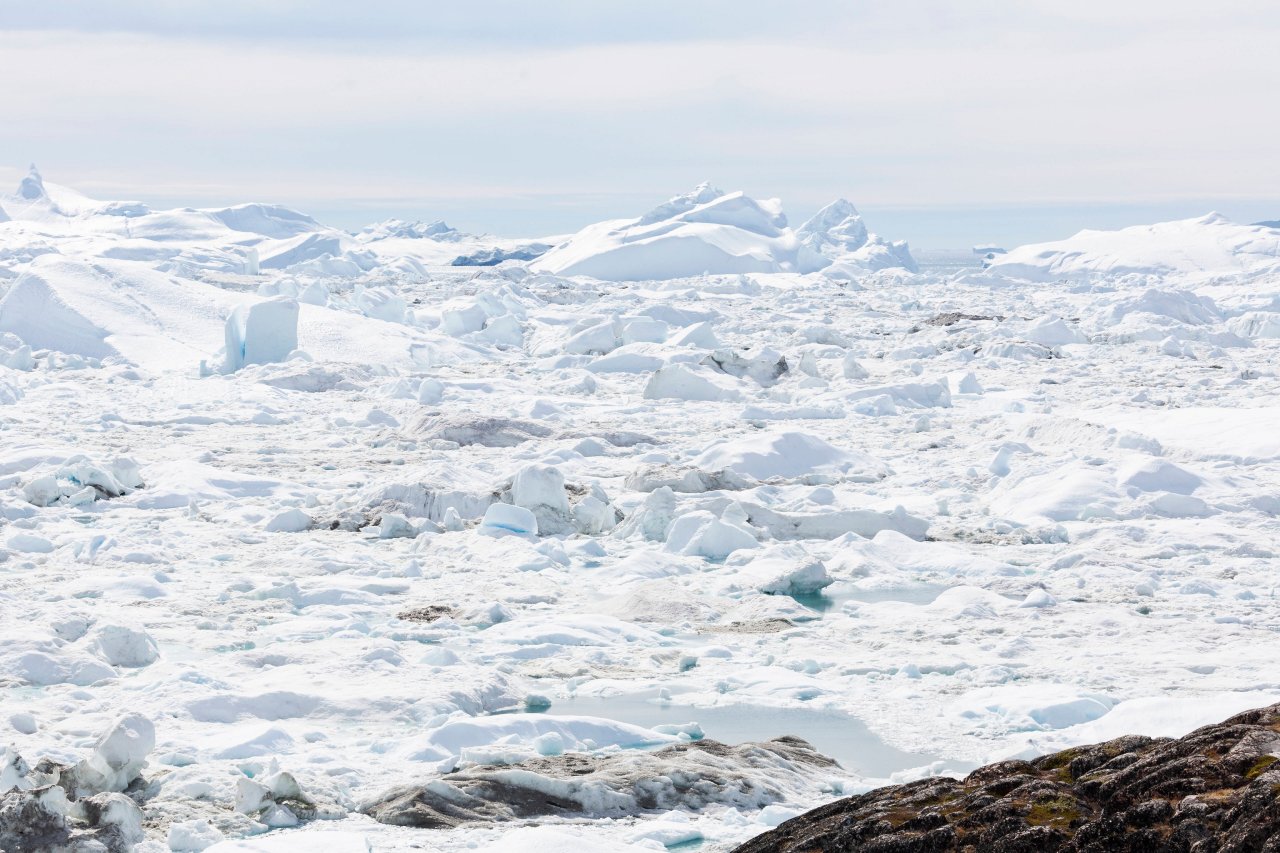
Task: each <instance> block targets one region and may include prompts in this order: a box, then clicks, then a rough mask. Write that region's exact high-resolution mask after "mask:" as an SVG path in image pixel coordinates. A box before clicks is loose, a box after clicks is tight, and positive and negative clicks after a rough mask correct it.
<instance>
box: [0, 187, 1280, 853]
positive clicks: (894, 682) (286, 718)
mask: <svg viewBox="0 0 1280 853" xmlns="http://www.w3.org/2000/svg"><path fill="white" fill-rule="evenodd" d="M0 207H2V208H3V209H4V210H5V211H6V213H7V216H8V217H9V218H8V220H7V221H3V222H0V415H2V416H3V417H0V528H2V529H0V578H3V582H0V612H3V613H4V614H5V618H4V619H0V706H2V707H3V708H4V709H5V713H4V714H2V715H0V727H3V728H4V729H5V731H4V738H3V740H0V743H4V744H6V745H8V744H11V745H12V748H13V750H15V751H16V753H17V754H20V755H21V756H22V757H23V758H24V759H26V761H27V763H28V764H30V765H32V766H34V765H35V764H36V762H37V761H38V760H39V759H40V758H42V757H48V758H51V759H53V760H55V761H58V762H61V763H63V764H65V765H67V766H68V767H74V768H77V769H76V779H77V780H78V782H79V783H80V784H81V785H82V786H83V787H84V788H85V789H86V790H100V791H119V790H122V789H124V790H127V791H128V792H129V793H130V795H131V796H135V797H136V798H137V799H138V801H139V802H140V804H141V809H142V812H143V814H144V815H145V816H146V818H147V820H146V822H145V824H143V826H144V830H143V831H145V832H146V833H148V834H147V838H146V840H145V841H144V842H142V843H140V844H139V845H138V850H140V851H143V853H154V851H159V850H167V849H173V850H197V849H208V850H216V851H220V853H229V851H236V853H247V851H285V850H295V849H307V850H332V851H348V850H351V851H367V850H370V849H377V850H380V851H381V850H388V851H399V850H411V849H424V848H426V849H440V850H464V849H469V850H493V851H505V850H525V849H545V850H548V851H553V850H566V851H568V850H572V851H575V853H582V851H623V850H656V849H664V846H665V845H667V844H681V843H684V842H694V841H699V840H701V842H702V845H703V846H702V847H701V848H700V849H704V850H708V851H714V850H725V849H728V848H730V847H732V846H733V845H735V844H737V843H740V842H741V841H743V840H745V839H746V838H749V837H751V836H752V835H754V834H757V833H759V832H762V831H764V830H765V829H767V828H768V827H769V826H772V825H774V824H776V823H777V822H778V821H780V820H782V819H784V818H785V817H786V816H788V815H790V814H794V813H797V812H798V811H800V810H803V809H805V808H809V807H812V806H815V805H818V804H820V803H822V802H826V801H829V800H831V799H833V798H834V797H836V796H839V795H840V794H841V793H842V792H846V793H847V792H850V791H858V790H865V789H867V788H869V787H872V786H873V785H876V784H880V783H883V782H884V781H887V780H888V779H897V780H902V779H910V778H915V777H918V776H921V775H926V774H930V773H941V772H962V771H963V769H964V768H966V767H972V766H974V765H975V763H978V762H985V761H990V760H995V759H997V758H1002V757H1006V756H1009V755H1031V754H1036V753H1038V752H1043V751H1046V750H1049V749H1057V748H1062V747H1065V746H1070V745H1073V744H1079V743H1085V742H1093V741H1097V740H1101V739H1104V738H1109V737H1114V736H1116V735H1119V734H1122V733H1126V732H1131V731H1132V732H1145V733H1148V734H1166V735H1177V734H1181V733H1184V732H1186V731H1187V730H1189V729H1190V728H1193V727H1194V726H1196V725H1200V724H1202V723H1207V722H1211V721H1213V720H1217V719H1220V718H1222V717H1225V716H1227V715H1228V714H1230V713H1233V712H1235V711H1238V710H1242V709H1244V708H1247V707H1253V706H1258V705H1262V704H1265V703H1267V702H1271V701H1276V700H1278V699H1280V679H1277V676H1276V667H1275V664H1274V638H1275V635H1276V631H1277V630H1280V618H1278V617H1277V609H1276V600H1277V591H1278V587H1277V582H1276V578H1275V571H1274V566H1275V561H1276V559H1277V556H1276V545H1275V543H1276V542H1277V541H1278V540H1280V536H1278V534H1280V522H1278V521H1277V518H1278V517H1280V498H1278V497H1277V494H1278V493H1280V442H1278V441H1277V439H1276V435H1277V431H1276V429H1275V424H1276V419H1277V417H1278V416H1280V404H1277V403H1276V399H1277V398H1276V395H1277V393H1278V392H1280V378H1278V374H1277V371H1278V369H1280V337H1277V335H1276V333H1275V331H1274V330H1275V329H1280V322H1277V320H1280V271H1277V268H1276V266H1275V263H1274V259H1275V256H1276V251H1275V245H1276V243H1275V241H1276V240H1277V239H1280V237H1277V232H1275V231H1274V230H1272V229H1268V228H1263V227H1252V226H1237V225H1232V224H1230V223H1226V222H1225V221H1223V220H1221V218H1219V217H1208V218H1205V219H1200V220H1188V221H1186V222H1182V223H1166V224H1164V225H1157V226H1150V227H1147V228H1138V229H1125V230H1123V231H1118V232H1110V233H1109V234H1106V235H1100V234H1097V233H1095V232H1086V234H1084V235H1081V236H1078V237H1077V238H1072V240H1069V241H1064V242H1063V243H1061V244H1054V246H1053V247H1051V248H1046V247H1044V246H1040V247H1024V248H1022V249H1015V250H1013V251H1011V252H1009V253H1008V255H1005V256H1000V257H999V258H997V259H995V261H994V262H993V263H992V265H991V266H989V267H988V268H987V269H986V270H983V271H981V272H961V273H947V274H934V273H917V272H912V271H911V266H910V265H907V264H905V263H900V264H897V265H896V266H894V267H892V268H884V269H879V270H873V269H871V268H870V267H871V266H873V265H870V264H863V265H859V262H858V261H857V259H852V260H851V259H850V257H851V256H852V255H855V254H856V253H857V252H859V251H862V250H863V249H865V248H866V247H867V246H868V245H877V244H874V241H872V240H871V238H870V236H868V235H867V234H866V233H865V228H862V227H859V226H860V220H856V219H855V217H856V211H853V212H850V211H852V206H851V205H850V206H848V209H846V208H845V207H844V206H843V205H837V206H835V207H834V208H833V209H831V210H828V211H827V212H826V213H825V214H824V215H823V217H822V218H821V221H820V222H819V223H816V224H814V225H813V226H812V227H810V226H809V225H806V226H804V227H802V229H800V230H798V231H796V232H793V231H791V230H790V229H789V228H787V226H786V225H785V220H784V219H783V218H782V216H781V211H780V208H779V207H778V206H777V205H775V204H773V203H771V202H770V203H761V202H753V201H751V200H750V199H747V198H746V197H745V196H742V195H740V194H723V193H719V192H718V191H715V190H712V189H710V188H705V187H704V188H699V189H698V190H696V191H695V192H694V193H691V194H689V195H686V196H677V197H676V198H674V199H673V200H672V201H671V202H669V203H668V204H666V205H663V206H661V207H660V208H658V209H656V210H655V211H653V212H651V213H650V214H648V215H646V216H644V217H640V218H639V219H636V220H627V221H626V222H623V223H611V224H608V225H607V226H603V225H602V226H595V227H594V230H593V229H587V231H586V232H583V233H582V234H579V235H577V236H575V237H574V238H572V239H570V240H569V241H567V242H564V243H562V244H561V245H560V246H559V247H558V248H556V249H554V250H553V251H552V252H550V253H548V255H546V256H545V257H544V258H543V259H542V260H538V261H532V262H527V261H519V260H516V261H511V260H508V261H504V262H502V263H500V264H498V265H497V266H494V267H485V268H474V267H455V266H450V265H449V263H450V261H451V260H452V257H454V256H455V255H456V254H460V253H462V252H464V251H465V252H474V251H480V250H490V249H492V250H495V251H496V250H504V251H505V250H507V249H511V248H512V247H514V246H518V245H519V246H527V245H529V243H530V241H524V242H520V241H508V242H506V243H503V242H501V241H496V240H492V241H488V242H486V241H485V239H484V238H474V237H470V236H467V235H458V234H457V233H456V232H453V231H452V229H448V228H447V226H443V225H439V224H436V223H432V224H427V225H423V224H414V223H394V222H393V223H381V224H379V225H377V226H372V227H371V228H370V229H366V231H363V232H360V233H359V234H348V233H346V232H341V231H338V230H337V229H332V228H329V227H327V226H325V225H323V224H321V223H319V222H316V221H315V220H313V219H311V218H310V217H308V216H306V215H304V214H301V213H297V212H295V211H290V210H287V209H285V208H281V207H276V206H272V205H261V204H255V205H242V206H238V207H232V208H225V209H219V210H192V209H183V210H175V211H152V210H149V209H148V208H146V207H145V206H143V205H141V204H138V203H133V202H100V201H95V200H92V199H88V198H86V197H84V196H82V195H80V194H78V193H75V192H74V191H71V190H67V189H65V188H61V187H57V186H56V185H54V184H51V183H48V182H45V181H43V179H42V178H40V176H39V175H38V173H34V174H33V175H32V176H29V177H28V178H27V179H26V180H24V181H23V184H22V187H21V188H20V190H19V192H17V193H15V194H13V195H10V196H5V197H4V198H0ZM549 242H550V241H549ZM249 249H253V250H255V252H256V257H257V261H256V263H257V269H258V272H257V274H250V270H252V269H253V264H251V263H250V261H252V260H253V259H252V258H251V256H250V255H249V252H248V250H249ZM842 259H843V260H842ZM712 261H715V262H716V263H717V264H718V263H720V262H721V261H724V262H725V263H726V264H729V267H728V268H724V267H719V268H717V267H716V266H715V265H714V264H712V263H711V262H712ZM717 269H718V271H716V270H717ZM708 270H711V272H710V273H709V274H706V273H707V271H708ZM264 305H265V306H271V307H268V308H265V309H263V308H257V307H256V306H264ZM279 306H291V307H288V308H284V309H282V310H283V315H282V314H281V313H280V312H281V309H279ZM294 309H296V318H297V319H296V341H295V340H292V339H291V338H290V337H289V333H290V332H291V331H293V326H292V324H291V322H290V318H291V317H292V316H293V314H292V311H293V310H294ZM255 310H256V311H260V312H264V313H263V314H262V315H261V316H262V318H263V322H262V324H261V325H259V324H256V323H254V322H253V320H252V318H253V317H254V316H255V315H254V312H255ZM236 312H240V313H239V314H237V313H236ZM228 318H233V320H234V322H235V325H234V329H235V330H236V335H238V337H235V340H236V341H237V342H238V343H240V344H242V345H243V348H244V353H248V352H249V351H250V350H251V349H253V351H254V352H259V353H263V355H262V356H261V357H260V358H256V359H242V360H241V361H240V363H236V364H232V365H231V367H232V368H236V369H228V365H227V359H226V357H227V353H226V352H225V344H226V341H227V321H228ZM236 318H239V319H236ZM242 320H243V321H244V322H241V321H242ZM255 335H257V336H259V337H254V336H255ZM250 344H252V345H253V346H250ZM259 346H261V347H262V349H255V347H259ZM233 361H235V360H234V359H233ZM255 361H257V362H261V363H254V362H255ZM700 718H701V719H700ZM851 718H853V720H852V721H851ZM726 721H728V722H726ZM833 721H834V722H833ZM857 721H860V723H859V725H865V727H866V730H867V731H866V733H865V734H860V733H859V732H862V729H861V728H859V727H858V726H856V725H854V723H855V722H857ZM731 723H732V724H731ZM851 732H853V733H852V734H851ZM783 734H794V735H798V736H801V737H806V738H810V739H811V740H812V741H813V742H814V743H815V745H817V746H819V747H820V748H826V749H828V750H829V751H832V752H839V753H840V756H841V759H842V761H844V766H843V767H841V768H839V769H833V770H832V772H831V773H830V774H828V776H829V778H827V779H826V780H824V781H822V782H820V783H818V782H815V783H814V784H813V785H812V786H811V787H810V788H807V789H805V788H800V787H797V788H794V789H792V788H789V789H787V791H785V792H784V796H783V798H782V800H780V801H779V802H776V803H774V804H772V805H769V806H768V807H766V808H763V809H754V808H751V809H748V808H744V809H741V810H740V809H739V807H738V806H735V805H734V804H733V803H730V802H725V803H713V804H712V805H710V806H708V807H707V808H705V809H703V810H702V811H700V812H697V813H692V812H668V813H653V814H648V813H645V814H639V815H635V816H630V817H625V818H620V817H613V818H607V819H593V820H582V821H576V822H574V821H570V822H564V821H552V820H547V821H540V822H534V823H533V824H530V825H522V826H510V825H489V824H473V825H467V826H462V827H459V828H456V829H452V830H447V831H446V830H433V831H428V830H413V829H408V828H402V827H387V826H380V825H378V824H376V823H374V822H373V821H372V820H371V819H369V818H367V817H364V816H362V815H360V814H359V813H358V806H359V804H360V803H361V802H364V801H366V800H367V799H368V798H370V797H373V796H376V795H377V794H379V793H381V792H383V791H385V790H387V789H389V788H391V787H394V786H396V785H400V784H409V783H425V782H428V781H430V780H433V779H446V778H447V776H448V774H449V773H450V772H452V771H453V770H454V769H455V768H458V767H466V766H468V765H469V764H472V763H497V764H504V765H517V764H519V763H520V762H521V761H523V760H527V759H529V758H531V757H533V756H536V755H543V756H546V755H555V754H558V753H560V752H570V753H583V754H587V755H592V754H607V753H612V752H617V751H625V750H639V749H656V748H661V747H662V746H663V745H665V744H670V743H675V742H679V741H681V740H685V739H688V738H691V737H698V736H700V735H705V736H707V737H713V738H714V737H724V738H726V739H729V740H732V741H734V742H739V741H742V740H746V739H756V740H764V739H768V738H770V737H776V736H779V735H783ZM824 745H825V747H824ZM627 754H628V755H630V754H631V753H627ZM6 755H8V753H7V752H6ZM876 755H879V756H882V757H881V758H878V759H876V760H875V762H874V763H869V762H872V757H874V756H876ZM864 756H865V757H866V761H864V760H863V757H864ZM883 756H888V757H883ZM8 760H9V759H8V758H6V761H8ZM16 766H17V765H16V764H14V765H10V764H6V765H5V767H4V768H0V769H2V770H3V772H4V774H5V775H3V776H0V779H3V780H4V784H5V785H10V786H12V785H18V786H21V785H25V784H28V782H29V781H30V780H29V779H27V777H25V776H22V775H21V774H18V773H17V771H16V770H14V769H12V768H13V767H16ZM868 768H873V769H868ZM298 793H300V794H301V795H302V796H303V797H304V798H305V799H306V800H307V801H309V802H311V803H312V804H313V805H314V807H315V808H314V813H312V812H304V814H303V816H302V817H299V816H298V815H296V814H294V812H293V811H291V810H290V806H289V803H291V802H292V803H294V806H296V805H297V800H298V796H297V795H298ZM293 824H298V825H297V826H294V825H293Z"/></svg>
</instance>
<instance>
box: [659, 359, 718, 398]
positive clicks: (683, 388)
mask: <svg viewBox="0 0 1280 853" xmlns="http://www.w3.org/2000/svg"><path fill="white" fill-rule="evenodd" d="M737 385H738V383H736V382H734V381H733V380H732V379H731V378H729V377H727V376H725V375H724V374H723V373H719V372H717V371H714V370H710V369H708V368H705V367H698V366H695V365H690V364H671V365H668V366H666V367H661V368H659V369H658V370H657V371H655V372H654V374H653V375H652V376H650V377H649V381H648V383H646V384H645V386H644V397H645V399H646V400H671V399H674V400H708V401H716V400H721V401H734V400H740V399H741V398H742V392H741V391H740V390H738V387H737Z"/></svg>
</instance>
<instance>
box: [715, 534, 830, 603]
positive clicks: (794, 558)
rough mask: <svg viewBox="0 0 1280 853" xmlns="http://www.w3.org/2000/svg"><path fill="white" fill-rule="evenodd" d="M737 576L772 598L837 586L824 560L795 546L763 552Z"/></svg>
mask: <svg viewBox="0 0 1280 853" xmlns="http://www.w3.org/2000/svg"><path fill="white" fill-rule="evenodd" d="M737 573H738V575H739V576H741V577H743V578H744V579H747V580H748V582H749V583H750V584H751V586H753V587H754V588H755V589H758V590H759V591H760V592H763V593H766V594H769V595H808V594H812V593H815V592H817V591H818V590H820V589H824V588H826V587H828V586H830V585H831V584H832V583H833V582H834V581H833V578H832V577H831V576H830V575H829V574H827V567H826V566H825V565H823V564H822V561H821V560H817V559H815V558H813V557H812V556H810V555H809V554H807V553H805V551H804V550H803V549H802V548H800V547H799V546H796V545H781V546H776V547H773V548H769V549H767V550H765V551H762V552H760V553H759V554H758V555H755V556H753V557H752V559H751V561H750V562H748V563H745V564H744V565H743V566H742V567H741V568H740V569H738V572H737Z"/></svg>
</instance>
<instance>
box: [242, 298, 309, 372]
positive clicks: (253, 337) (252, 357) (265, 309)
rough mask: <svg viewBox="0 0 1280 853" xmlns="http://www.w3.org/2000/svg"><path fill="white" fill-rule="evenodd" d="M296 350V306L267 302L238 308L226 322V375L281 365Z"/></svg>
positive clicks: (291, 302)
mask: <svg viewBox="0 0 1280 853" xmlns="http://www.w3.org/2000/svg"><path fill="white" fill-rule="evenodd" d="M297 348H298V303H297V301H296V300H293V299H268V300H266V301H264V302H255V303H253V304H252V305H240V306H238V307H237V308H236V309H235V310H234V311H232V312H231V316H230V317H228V318H227V371H228V372H230V371H235V370H239V369H240V368H242V367H244V366H245V365H246V364H270V363H271V362H276V361H284V360H285V359H287V358H288V357H289V353H291V352H293V351H294V350H296V349H297Z"/></svg>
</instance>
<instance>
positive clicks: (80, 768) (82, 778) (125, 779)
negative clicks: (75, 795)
mask: <svg viewBox="0 0 1280 853" xmlns="http://www.w3.org/2000/svg"><path fill="white" fill-rule="evenodd" d="M155 745H156V731H155V727H154V726H153V725H152V724H151V721H150V720H148V719H147V718H146V717H144V716H142V715H141V714H128V715H126V716H124V717H121V718H120V719H118V720H116V722H115V723H114V724H113V725H112V726H111V728H110V729H108V730H107V731H106V732H105V733H104V734H103V735H102V737H100V738H98V742H97V743H96V744H94V747H93V753H92V754H91V755H90V756H89V757H88V758H86V759H84V760H83V761H81V762H79V763H78V764H77V765H76V766H75V769H74V776H75V780H76V788H77V789H78V790H80V791H82V792H85V793H88V794H93V793H98V792H100V791H123V790H124V789H125V788H127V787H128V786H129V783H130V782H132V781H133V780H134V779H136V778H137V777H138V773H139V772H140V771H141V770H142V768H143V766H144V765H145V764H146V763H147V755H148V753H150V752H151V750H152V749H154V748H155Z"/></svg>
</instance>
